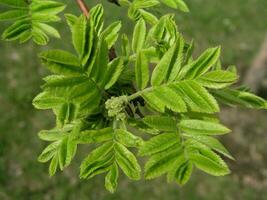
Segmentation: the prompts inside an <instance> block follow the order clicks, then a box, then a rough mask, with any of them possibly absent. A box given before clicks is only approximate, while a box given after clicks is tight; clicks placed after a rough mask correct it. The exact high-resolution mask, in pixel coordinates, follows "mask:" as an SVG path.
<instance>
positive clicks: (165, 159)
mask: <svg viewBox="0 0 267 200" xmlns="http://www.w3.org/2000/svg"><path fill="white" fill-rule="evenodd" d="M179 147H180V145H177V144H176V145H174V146H172V147H170V148H169V149H166V150H165V151H164V152H161V153H158V154H155V155H153V156H151V157H150V159H149V160H148V161H147V163H146V165H145V178H146V179H153V178H156V177H158V176H161V175H162V174H165V173H166V172H168V171H169V170H170V169H171V168H172V166H173V165H174V163H175V161H176V159H177V157H178V156H179V155H180V154H181V149H180V148H179Z"/></svg>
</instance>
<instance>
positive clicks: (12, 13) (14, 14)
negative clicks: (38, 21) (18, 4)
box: [0, 10, 28, 21]
mask: <svg viewBox="0 0 267 200" xmlns="http://www.w3.org/2000/svg"><path fill="white" fill-rule="evenodd" d="M27 14H28V11H26V10H9V11H6V12H3V13H1V14H0V21H1V20H17V19H21V18H24V17H26V16H27Z"/></svg>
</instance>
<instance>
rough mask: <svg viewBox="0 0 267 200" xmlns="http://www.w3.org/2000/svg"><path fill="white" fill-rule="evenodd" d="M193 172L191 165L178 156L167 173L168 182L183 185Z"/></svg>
mask: <svg viewBox="0 0 267 200" xmlns="http://www.w3.org/2000/svg"><path fill="white" fill-rule="evenodd" d="M192 172H193V163H192V162H190V161H188V160H186V159H185V157H184V156H180V157H179V158H178V159H177V160H176V161H175V164H174V165H173V167H172V168H171V169H170V171H169V173H168V176H167V177H168V181H169V182H170V181H174V180H175V181H176V182H177V183H178V184H180V185H185V184H186V183H187V182H188V181H189V179H190V177H191V174H192Z"/></svg>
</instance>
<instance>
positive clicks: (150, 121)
mask: <svg viewBox="0 0 267 200" xmlns="http://www.w3.org/2000/svg"><path fill="white" fill-rule="evenodd" d="M144 122H145V124H147V125H148V126H150V127H151V128H154V129H157V130H159V131H167V132H176V131H177V126H176V121H175V120H174V119H173V118H172V117H168V116H160V115H150V116H145V118H144Z"/></svg>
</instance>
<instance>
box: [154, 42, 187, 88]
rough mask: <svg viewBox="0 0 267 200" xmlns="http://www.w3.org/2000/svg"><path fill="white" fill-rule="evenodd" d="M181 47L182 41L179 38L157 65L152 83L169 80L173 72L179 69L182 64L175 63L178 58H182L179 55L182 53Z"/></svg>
mask: <svg viewBox="0 0 267 200" xmlns="http://www.w3.org/2000/svg"><path fill="white" fill-rule="evenodd" d="M182 46H183V45H182ZM179 47H180V42H179V40H178V41H177V42H176V43H175V44H174V45H173V46H172V47H171V48H170V49H169V50H168V51H167V52H166V53H165V54H164V56H163V57H162V58H161V60H160V62H159V63H158V64H157V66H156V67H155V69H154V71H153V73H152V78H151V84H152V85H153V86H158V85H160V84H161V83H162V82H163V81H164V80H167V79H168V78H169V76H170V74H171V72H173V73H177V72H178V71H179V68H180V66H179V65H178V66H177V65H175V64H177V63H176V61H177V59H180V57H181V56H179V55H181V51H180V50H182V49H180V48H179ZM178 54H179V55H178ZM177 62H180V61H179V60H178V61H177ZM176 67H177V68H178V69H177V68H176ZM173 68H174V69H173ZM173 70H174V71H173ZM172 76H174V77H175V75H172ZM171 79H173V78H171Z"/></svg>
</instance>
